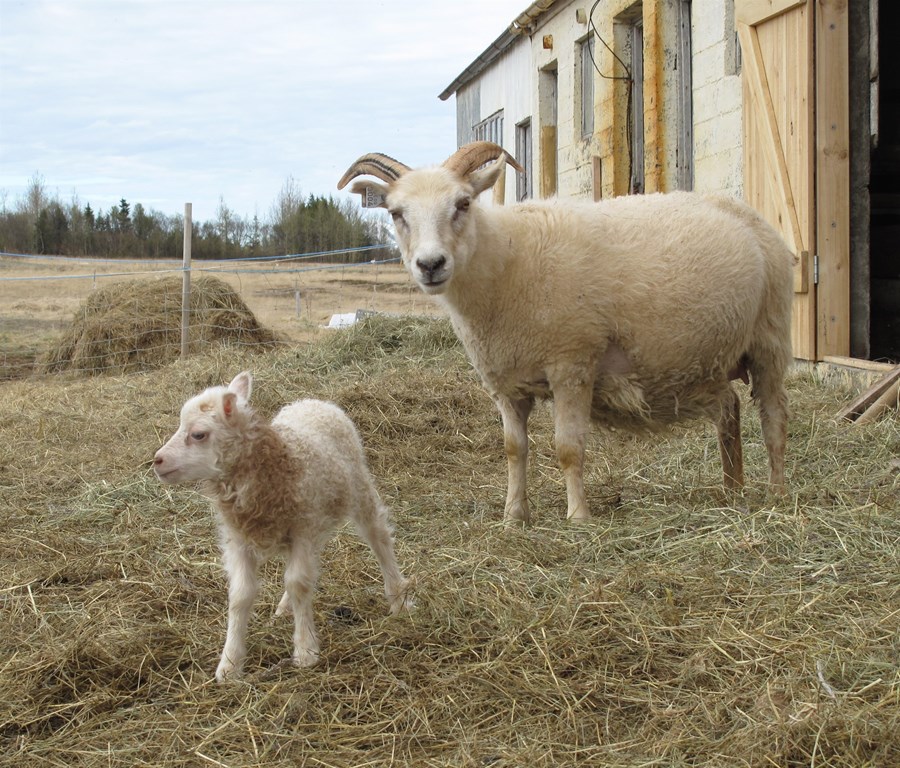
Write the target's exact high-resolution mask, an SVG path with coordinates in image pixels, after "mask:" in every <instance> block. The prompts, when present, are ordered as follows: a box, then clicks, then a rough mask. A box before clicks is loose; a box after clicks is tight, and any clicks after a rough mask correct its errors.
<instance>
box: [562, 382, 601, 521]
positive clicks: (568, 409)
mask: <svg viewBox="0 0 900 768" xmlns="http://www.w3.org/2000/svg"><path fill="white" fill-rule="evenodd" d="M591 395H592V388H591V385H590V384H584V385H582V386H557V387H554V389H553V401H554V406H553V407H554V413H555V422H556V456H557V459H558V461H559V467H560V469H561V470H562V473H563V475H564V476H565V478H566V496H567V497H568V501H569V508H568V511H567V513H566V517H567V518H569V519H570V520H586V519H588V518H589V517H590V516H591V510H590V508H589V507H588V503H587V499H586V498H585V495H584V443H585V440H586V439H587V434H588V432H589V431H590V428H591Z"/></svg>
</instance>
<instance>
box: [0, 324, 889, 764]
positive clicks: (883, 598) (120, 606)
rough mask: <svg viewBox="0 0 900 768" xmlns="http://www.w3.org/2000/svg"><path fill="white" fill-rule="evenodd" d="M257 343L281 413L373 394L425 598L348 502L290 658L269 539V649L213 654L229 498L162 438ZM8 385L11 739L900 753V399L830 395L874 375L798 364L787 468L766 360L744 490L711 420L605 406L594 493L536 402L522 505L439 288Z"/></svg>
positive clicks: (850, 757)
mask: <svg viewBox="0 0 900 768" xmlns="http://www.w3.org/2000/svg"><path fill="white" fill-rule="evenodd" d="M243 368H251V369H252V370H253V371H254V375H255V388H254V395H253V397H254V400H255V402H256V404H257V407H258V408H259V409H260V410H261V411H263V412H264V413H266V414H271V413H272V412H274V411H275V410H276V409H277V408H278V407H279V406H280V405H281V404H282V403H284V402H286V401H290V400H293V399H296V398H299V397H305V396H314V397H324V398H328V399H331V400H334V401H336V402H338V403H339V404H341V405H342V406H343V407H345V408H346V409H347V411H348V412H349V413H350V414H351V416H352V417H353V418H354V420H355V421H356V423H357V424H358V425H359V427H360V431H361V433H362V435H363V438H364V441H365V444H366V448H367V454H368V456H369V460H370V465H371V468H372V470H373V474H374V475H375V477H376V481H377V483H378V486H379V488H380V490H381V492H382V495H383V497H384V500H385V502H386V503H387V504H388V506H389V507H390V508H391V510H392V512H393V522H394V526H395V529H396V540H397V555H398V559H399V561H400V563H401V565H402V567H403V569H404V571H406V572H407V573H408V574H410V575H411V576H413V577H414V578H415V580H416V600H417V608H416V610H415V611H414V612H413V613H412V614H410V615H409V616H403V617H396V618H388V617H387V616H386V604H385V602H384V599H383V595H382V594H381V582H380V573H379V570H378V566H377V564H376V562H375V560H374V558H373V557H372V556H371V554H370V552H369V551H368V549H367V547H366V546H365V545H364V544H362V543H361V542H360V541H359V539H358V538H357V536H356V535H355V533H354V532H353V531H352V529H349V528H348V529H346V530H343V531H341V532H340V533H339V535H338V536H337V538H336V539H335V541H334V542H332V544H331V545H329V547H328V548H327V549H326V552H325V556H324V560H323V564H322V577H321V580H320V583H319V590H318V593H317V595H316V600H315V612H316V623H317V625H318V626H319V628H320V632H321V636H322V637H321V640H322V659H321V662H320V664H319V665H318V666H317V667H314V668H312V669H305V670H300V669H294V668H291V667H290V666H285V665H283V664H280V663H279V662H281V661H282V660H283V659H284V658H285V657H287V656H288V655H289V652H290V650H289V649H290V644H291V631H292V624H291V622H290V621H288V620H281V619H278V620H275V619H273V618H272V613H273V611H274V609H275V606H276V604H277V603H278V599H279V597H280V593H281V580H280V579H281V572H282V569H281V566H280V564H276V563H272V564H270V565H268V566H267V567H266V569H265V570H264V572H263V574H262V589H261V593H260V598H259V601H258V603H257V611H256V614H255V617H254V618H253V620H252V621H251V624H250V635H249V643H248V658H247V665H246V669H247V673H248V674H247V677H246V679H245V680H243V681H241V682H235V683H234V684H231V685H225V686H219V685H216V684H215V682H214V681H213V672H214V670H215V668H216V664H217V661H218V654H219V652H220V651H221V647H222V642H223V640H224V636H225V600H226V595H225V584H224V578H223V575H222V571H221V567H220V564H219V554H218V545H217V540H216V533H215V527H214V524H213V521H212V520H211V517H210V513H209V509H208V505H207V502H206V501H205V500H204V499H203V498H202V497H200V496H199V495H198V494H197V493H196V492H194V491H193V490H191V489H190V488H181V487H174V488H173V487H170V486H163V485H161V484H160V483H159V482H158V481H156V480H155V479H154V477H153V474H152V471H151V469H150V459H151V457H152V456H153V452H154V451H155V450H156V449H157V448H158V447H159V445H160V444H161V443H162V442H163V441H164V440H165V439H166V438H167V437H168V436H169V435H170V434H171V433H172V431H173V430H174V429H175V428H176V426H177V424H178V413H179V409H180V407H181V405H182V403H183V401H184V399H185V398H186V397H188V396H190V395H193V394H194V393H195V392H197V391H198V390H199V389H201V388H203V387H206V386H209V385H210V384H213V383H222V382H227V381H228V380H229V379H230V378H231V377H232V376H233V375H234V374H235V373H236V372H238V371H239V370H241V369H243ZM0 388H2V393H3V396H2V397H0V528H2V530H3V536H2V537H0V607H2V611H3V614H2V615H3V632H2V633H0V660H2V663H0V764H3V765H10V766H17V768H44V766H52V767H54V768H57V767H58V768H62V767H63V766H66V767H67V768H89V767H90V768H94V767H96V768H100V766H103V767H104V768H110V767H112V768H126V766H127V768H136V767H146V768H149V767H150V766H152V767H153V768H194V767H195V766H206V765H209V766H229V767H230V768H258V767H259V766H266V767H267V768H270V767H271V768H296V766H309V767H310V768H312V767H313V766H342V767H343V766H363V765H365V766H371V767H373V768H380V767H382V766H383V767H384V768H387V766H398V765H410V766H423V768H459V767H460V766H463V767H471V768H482V767H483V766H491V768H521V767H522V766H529V767H533V768H557V767H558V766H563V765H586V766H587V765H590V766H623V767H624V766H651V765H652V766H729V768H730V767H732V766H740V767H743V768H772V766H784V767H785V768H789V767H796V768H800V766H806V767H808V766H812V765H815V766H817V768H860V767H861V766H871V767H872V768H875V766H893V765H900V741H898V739H897V733H898V732H900V611H898V605H900V571H898V567H897V563H898V561H900V512H898V510H900V472H898V469H897V465H896V459H897V456H898V454H900V420H898V419H897V418H896V415H894V414H892V415H891V417H890V418H886V419H882V420H880V421H878V422H876V423H874V424H870V425H865V426H861V427H848V426H846V425H845V424H841V423H838V422H836V421H835V420H834V418H833V416H834V414H835V413H837V411H838V410H839V409H840V406H842V405H843V404H844V403H846V402H848V401H849V400H850V399H852V397H853V395H854V394H855V391H856V388H855V385H854V383H853V381H852V380H849V379H847V380H845V379H840V378H836V379H834V380H828V381H821V380H819V379H817V378H816V377H815V376H814V375H812V374H809V373H797V374H795V375H794V376H792V378H791V380H790V382H789V388H790V395H791V408H792V411H793V417H792V419H791V422H790V427H789V429H790V435H789V441H788V452H787V463H788V464H787V470H788V481H789V484H790V488H791V491H790V495H789V497H788V498H787V499H785V500H778V499H772V498H769V497H767V496H766V494H765V490H764V487H763V485H764V480H765V477H766V473H767V467H766V461H767V459H766V453H765V448H764V446H763V442H762V439H761V436H760V430H759V419H758V417H757V415H756V412H755V409H754V408H753V407H752V405H751V404H750V402H749V399H748V397H747V393H746V389H745V388H743V387H742V388H741V390H742V392H743V395H744V397H743V399H744V402H743V403H742V405H743V406H744V409H743V410H744V419H743V421H744V425H743V426H744V435H745V446H744V448H745V450H744V457H745V464H746V475H747V480H748V488H747V490H746V492H745V493H744V494H742V495H736V496H735V495H726V494H725V493H724V492H723V491H722V488H721V467H720V463H719V458H718V449H717V445H716V437H715V429H714V427H713V426H712V425H703V424H694V425H689V426H688V427H685V428H680V429H676V430H674V431H673V432H671V433H670V434H667V435H657V436H654V437H652V438H647V439H643V438H641V439H636V438H632V437H630V436H628V435H623V434H621V433H613V434H600V433H595V434H593V435H592V436H591V439H590V441H589V454H588V461H587V466H586V473H585V474H586V485H587V489H588V495H589V501H590V503H591V507H592V512H593V514H594V518H593V519H592V520H591V521H588V522H586V523H583V524H572V523H568V522H566V521H565V519H564V517H565V509H566V501H565V485H564V483H563V481H562V477H561V475H560V472H559V470H558V468H557V465H556V458H555V455H554V451H553V426H552V420H551V409H550V408H549V407H546V406H542V407H539V408H537V409H536V411H535V413H534V415H533V416H532V422H531V423H532V450H531V454H530V460H529V464H530V466H529V491H530V499H531V502H532V513H533V516H534V521H535V522H534V525H533V526H532V527H530V528H527V529H521V528H511V527H507V526H505V525H504V524H503V523H502V515H503V502H504V492H505V483H506V458H505V454H504V450H503V438H502V431H501V427H500V422H499V417H498V416H497V414H496V411H495V409H494V407H493V405H492V403H491V401H490V398H489V397H488V396H487V395H486V394H485V392H484V390H483V388H482V387H481V386H480V384H479V383H478V380H477V377H476V376H475V375H474V374H473V372H472V370H471V368H470V366H469V365H468V363H467V362H466V360H465V357H464V355H463V353H462V351H461V349H460V348H459V346H458V344H457V343H456V342H455V339H454V338H453V334H452V331H451V330H450V328H449V324H448V323H447V322H446V321H444V320H433V321H421V322H417V321H412V320H403V319H399V320H392V319H388V318H373V319H371V320H367V321H366V322H365V323H362V324H360V325H358V326H354V327H353V328H351V329H348V330H345V331H340V332H336V333H335V334H332V335H329V336H327V337H326V338H325V339H324V340H323V341H322V342H321V343H317V344H315V345H311V346H309V347H303V348H295V349H290V348H285V347H279V348H277V349H276V350H274V351H273V352H272V353H271V354H267V355H264V356H259V355H256V356H253V355H251V354H250V353H249V352H243V351H241V350H239V349H238V350H233V349H228V350H223V349H221V348H215V347H213V348H210V349H209V350H208V351H206V352H204V353H202V354H199V355H197V356H195V357H191V358H189V359H187V360H185V361H181V362H179V363H178V364H177V365H172V366H168V367H165V368H162V369H159V370H157V371H154V372H152V373H146V374H132V375H126V376H105V377H101V378H96V379H91V380H68V381H63V380H59V379H56V378H52V377H48V378H45V379H37V380H34V381H30V382H24V381H21V382H20V381H17V382H8V383H4V384H0Z"/></svg>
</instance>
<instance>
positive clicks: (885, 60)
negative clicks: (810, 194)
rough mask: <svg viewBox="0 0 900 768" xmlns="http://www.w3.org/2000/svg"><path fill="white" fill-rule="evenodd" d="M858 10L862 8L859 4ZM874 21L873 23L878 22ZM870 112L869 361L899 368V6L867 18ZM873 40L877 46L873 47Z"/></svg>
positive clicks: (887, 5)
mask: <svg viewBox="0 0 900 768" xmlns="http://www.w3.org/2000/svg"><path fill="white" fill-rule="evenodd" d="M860 5H865V4H864V3H860ZM876 17H877V18H876ZM870 19H871V26H873V27H874V28H873V29H872V30H871V31H872V33H873V34H874V35H877V38H876V37H873V38H872V41H873V44H872V45H871V48H870V50H871V55H872V56H873V57H874V56H875V51H877V61H875V62H874V64H875V66H874V67H873V68H871V70H870V71H871V73H872V77H871V86H870V94H871V99H872V101H873V102H875V103H876V108H875V109H873V110H872V112H871V115H872V118H871V119H872V127H871V145H872V150H871V175H870V181H869V191H870V201H871V219H870V222H871V234H870V238H871V250H870V350H869V352H870V353H869V357H870V358H871V359H873V360H889V361H891V362H895V363H896V362H900V46H898V45H897V41H896V31H897V30H898V29H900V3H897V2H880V3H877V9H876V13H874V14H870ZM876 39H877V44H875V43H874V41H875V40H876Z"/></svg>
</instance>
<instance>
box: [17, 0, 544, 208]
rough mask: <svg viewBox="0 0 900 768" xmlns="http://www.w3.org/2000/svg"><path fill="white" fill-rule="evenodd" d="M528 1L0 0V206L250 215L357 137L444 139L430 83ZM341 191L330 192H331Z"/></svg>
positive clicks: (337, 157) (374, 146)
mask: <svg viewBox="0 0 900 768" xmlns="http://www.w3.org/2000/svg"><path fill="white" fill-rule="evenodd" d="M529 5H530V2H529V0H451V1H441V0H384V1H380V0H55V1H51V0H0V208H2V207H3V206H4V205H5V206H6V207H7V208H12V207H13V206H14V205H15V204H16V202H17V201H18V200H19V199H21V197H22V194H23V192H24V190H25V189H26V188H27V186H28V185H29V182H30V181H31V179H32V178H33V177H34V176H35V174H39V175H40V176H41V177H43V180H44V184H45V186H46V189H47V191H48V192H49V193H50V194H51V195H53V196H56V195H58V196H59V198H60V199H61V200H62V201H63V202H64V203H69V202H71V200H72V199H73V197H74V196H76V195H77V198H78V200H79V201H80V202H81V204H82V205H84V204H85V203H90V204H91V206H92V207H93V208H94V209H95V210H108V209H109V207H110V206H112V205H113V204H116V203H118V201H119V200H120V199H121V198H123V197H124V198H125V199H126V200H128V202H129V203H131V204H132V205H134V204H135V203H141V204H143V205H144V207H145V208H148V209H155V210H158V211H161V212H163V213H166V214H181V212H182V211H183V210H184V203H186V202H190V203H192V205H193V216H194V220H195V221H205V220H208V219H212V218H214V217H215V215H216V210H217V209H218V207H219V201H220V198H221V199H222V200H224V202H225V205H226V206H227V207H228V208H229V209H230V210H231V211H232V212H234V213H236V214H238V215H240V216H253V215H254V213H258V214H259V215H260V217H261V218H263V217H266V216H267V215H268V213H269V211H270V209H271V207H272V204H273V203H274V202H275V199H276V198H277V196H278V193H279V191H280V190H281V189H282V187H283V185H284V183H285V181H286V180H287V179H288V178H289V177H290V178H292V179H293V180H294V182H295V183H296V185H297V186H298V187H299V188H300V190H301V191H302V192H303V193H304V194H305V195H306V194H315V195H329V194H334V195H335V196H338V193H337V189H336V186H335V185H336V183H337V180H338V179H339V178H340V176H341V175H342V174H343V172H344V171H345V170H346V169H347V167H348V166H349V165H350V164H351V163H352V162H353V161H354V160H355V159H356V158H357V157H359V155H361V154H363V153H365V152H372V151H379V152H385V153H387V154H390V155H393V156H395V157H397V159H399V160H401V161H403V162H405V163H406V164H407V165H410V166H418V165H425V164H431V163H438V162H441V161H442V160H443V159H444V158H445V157H447V156H448V155H449V154H450V153H451V152H452V151H453V150H454V149H455V148H456V103H455V97H451V98H450V99H448V100H447V101H440V100H439V99H438V94H439V93H440V92H441V91H443V90H444V88H446V87H447V86H448V85H449V84H450V83H451V82H452V81H453V80H454V78H455V77H456V76H457V75H458V74H459V73H460V72H462V70H464V69H465V68H466V67H467V66H468V65H469V64H470V63H471V62H472V61H473V60H474V59H475V58H476V57H477V56H478V54H480V53H481V52H482V51H483V50H484V49H485V48H487V47H488V46H489V45H490V44H491V43H492V42H493V41H494V40H495V39H496V38H497V37H498V36H499V35H500V34H501V33H502V32H503V31H504V30H505V29H506V27H507V26H508V25H509V24H510V23H511V22H512V20H513V19H514V18H515V17H516V16H517V15H518V14H519V13H520V12H522V11H523V10H525V9H526V8H527V7H528V6H529ZM342 194H343V193H342Z"/></svg>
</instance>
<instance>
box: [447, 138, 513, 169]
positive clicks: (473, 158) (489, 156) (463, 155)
mask: <svg viewBox="0 0 900 768" xmlns="http://www.w3.org/2000/svg"><path fill="white" fill-rule="evenodd" d="M504 156H505V158H506V162H507V163H509V164H510V165H511V166H512V167H513V168H515V169H516V170H517V171H519V173H525V169H524V168H523V167H522V166H521V165H519V164H518V163H517V162H516V161H515V160H514V159H513V157H512V155H510V154H509V153H508V152H507V151H506V150H505V149H503V147H501V146H500V145H499V144H495V143H494V142H492V141H473V142H471V143H470V144H466V145H464V146H462V147H460V148H459V149H458V150H456V152H454V153H453V154H452V155H450V157H448V158H447V159H446V160H445V161H444V168H447V169H449V170H451V171H455V172H456V173H458V174H459V175H460V176H467V175H468V174H470V173H471V172H472V171H474V170H475V169H476V168H480V167H481V166H482V165H484V164H485V163H487V162H489V161H491V160H496V159H497V158H498V157H504Z"/></svg>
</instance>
